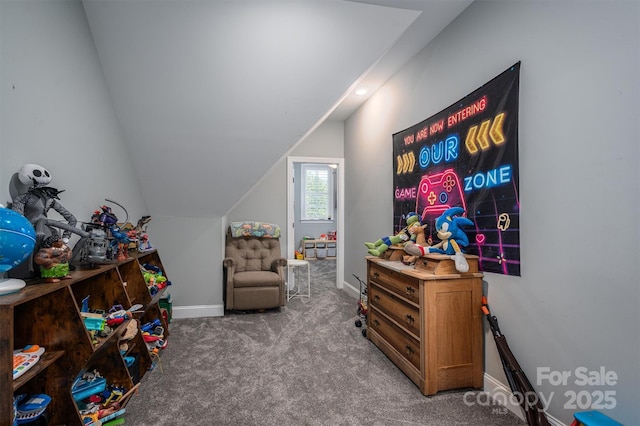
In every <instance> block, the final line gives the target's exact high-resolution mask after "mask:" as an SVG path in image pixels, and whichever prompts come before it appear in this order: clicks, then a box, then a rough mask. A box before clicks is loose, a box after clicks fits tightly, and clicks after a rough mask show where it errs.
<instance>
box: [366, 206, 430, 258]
mask: <svg viewBox="0 0 640 426" xmlns="http://www.w3.org/2000/svg"><path fill="white" fill-rule="evenodd" d="M406 222H407V226H405V227H404V228H402V229H401V230H400V231H399V232H398V233H396V234H395V235H391V236H388V237H382V238H380V239H379V240H377V241H376V242H373V243H364V245H365V246H366V247H367V248H368V249H369V250H368V252H369V254H370V255H372V256H380V255H381V254H382V253H384V252H385V251H387V250H388V249H389V247H390V246H392V245H394V244H400V243H406V242H407V241H415V236H414V235H411V234H410V233H409V228H410V227H411V226H413V225H415V224H419V223H420V217H419V216H418V215H417V214H416V213H414V212H411V213H409V214H407V216H406Z"/></svg>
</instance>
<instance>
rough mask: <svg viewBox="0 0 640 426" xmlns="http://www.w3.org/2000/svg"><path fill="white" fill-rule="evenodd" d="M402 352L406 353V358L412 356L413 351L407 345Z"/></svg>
mask: <svg viewBox="0 0 640 426" xmlns="http://www.w3.org/2000/svg"><path fill="white" fill-rule="evenodd" d="M404 351H405V352H406V354H407V356H411V355H413V349H412V348H411V346H409V345H407V346H405V347H404Z"/></svg>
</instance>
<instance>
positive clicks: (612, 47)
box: [344, 1, 640, 425]
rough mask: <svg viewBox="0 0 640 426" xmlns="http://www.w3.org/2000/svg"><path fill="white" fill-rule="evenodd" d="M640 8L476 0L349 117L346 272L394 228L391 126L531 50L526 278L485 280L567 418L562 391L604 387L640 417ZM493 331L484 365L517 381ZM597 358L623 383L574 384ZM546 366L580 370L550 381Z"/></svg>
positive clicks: (620, 410) (621, 417) (526, 358)
mask: <svg viewBox="0 0 640 426" xmlns="http://www.w3.org/2000/svg"><path fill="white" fill-rule="evenodd" d="M639 12H640V11H639V3H638V2H637V1H613V2H604V1H589V2H581V1H580V2H579V1H563V2H559V1H553V2H543V1H538V2H513V1H476V2H475V3H473V4H472V5H471V6H470V7H469V8H468V9H467V10H466V11H465V12H463V13H462V15H460V16H459V17H458V19H457V20H456V21H454V22H453V23H452V24H451V25H450V26H449V27H447V28H446V29H445V30H444V31H443V32H442V33H441V34H440V35H439V36H438V37H437V38H436V39H435V40H434V41H433V42H432V43H430V44H429V45H428V46H427V47H426V48H425V49H424V50H423V51H422V52H420V53H419V54H418V55H416V56H415V57H414V58H413V59H412V60H411V61H410V63H408V64H407V65H406V66H405V67H404V68H403V69H402V70H401V71H400V72H399V73H397V75H395V76H394V77H393V78H392V79H391V80H390V81H389V82H388V83H387V84H385V86H384V87H383V88H382V89H381V90H380V91H378V92H377V93H376V94H375V95H374V96H373V97H372V98H371V99H370V100H369V101H368V102H367V103H366V104H365V105H364V106H363V107H362V108H360V110H358V111H357V112H356V113H355V114H354V115H353V116H352V117H351V118H350V119H348V120H347V122H346V124H345V163H346V190H345V192H346V199H347V201H346V226H345V228H346V234H347V235H346V249H345V251H346V253H345V257H346V259H345V275H344V276H345V277H347V279H348V277H351V274H352V273H355V274H356V275H359V276H364V275H365V271H366V270H365V267H366V265H365V261H364V260H363V257H364V256H365V255H366V249H365V247H364V245H363V244H362V242H363V241H365V240H367V239H373V238H377V237H379V236H382V235H387V234H388V233H389V232H390V231H391V230H392V229H393V228H392V200H393V188H392V173H393V165H392V145H391V135H392V134H393V133H395V132H397V131H400V130H402V129H405V128H407V127H409V126H411V125H413V124H415V123H417V122H419V121H421V120H423V119H425V118H427V117H429V116H431V115H432V114H434V113H437V112H439V111H440V110H441V109H443V108H445V107H447V106H448V105H450V104H452V103H453V102H455V101H457V100H458V99H460V98H462V97H463V96H465V95H466V94H468V93H470V92H471V91H473V90H475V89H476V88H478V87H479V86H480V85H482V84H484V83H485V82H487V81H488V80H489V79H491V78H492V77H494V76H496V75H497V74H499V73H500V72H502V71H503V70H505V69H507V68H508V67H509V66H511V65H512V64H514V63H515V62H516V61H518V60H521V61H522V69H521V86H520V129H519V136H520V137H519V140H520V195H521V198H520V200H521V216H520V219H521V222H520V225H521V255H522V277H507V276H502V275H498V274H491V273H489V274H486V275H485V281H486V285H487V287H488V295H489V302H490V304H491V307H492V310H493V312H494V313H495V314H496V315H497V316H498V318H499V320H500V324H501V328H502V331H503V332H504V333H505V335H506V336H507V339H508V341H509V343H510V346H511V348H512V350H513V352H514V354H515V355H516V357H517V358H518V360H519V362H520V364H521V365H522V367H523V368H524V370H525V372H526V374H527V376H528V377H529V379H530V380H531V381H532V382H533V384H534V386H535V387H536V389H537V390H538V391H539V392H540V393H541V394H543V395H544V396H545V397H546V398H549V397H552V399H551V402H550V413H551V414H552V415H553V416H554V417H556V418H558V419H560V420H561V421H563V422H564V423H566V424H569V423H570V422H571V416H572V413H573V412H574V411H580V410H578V409H565V408H564V405H565V404H569V403H570V400H569V397H568V396H567V395H565V392H572V391H573V392H580V391H586V392H587V393H588V394H589V395H588V396H593V397H594V398H593V399H594V402H595V399H596V398H595V397H596V394H594V393H593V392H597V391H607V390H608V391H613V392H614V393H615V395H614V400H615V402H614V405H615V408H613V409H612V410H603V411H604V412H605V413H606V414H608V415H610V416H612V417H613V418H615V419H616V420H618V421H620V422H622V423H624V424H628V425H638V424H640V412H639V406H638V395H640V374H639V365H640V348H639V345H640V340H639V339H640V316H639V309H638V308H639V306H640V300H639V284H638V283H639V278H638V277H639V275H640V266H639V265H640V262H639V260H640V258H639V254H638V253H640V251H639V241H640V229H639V226H638V213H639V212H640V209H639V204H638V198H639V194H640V187H639V185H640V178H639V175H638V170H639V167H638V166H639V157H640V156H639V152H638V146H639V137H640V134H639V129H638V118H639V117H640V111H639V97H638V95H640V91H639V76H640V63H639V62H640V60H639V54H640V53H639V52H640V49H639V40H640V32H639V22H640V21H639V16H640V14H639ZM380 194H382V195H380ZM385 194H386V195H385ZM363 218H366V220H363ZM353 284H357V283H352V285H353ZM485 340H486V341H485V346H486V350H485V353H486V373H487V374H488V375H490V376H492V377H493V378H498V379H501V380H502V382H503V383H506V382H505V381H504V378H503V377H504V375H503V373H502V367H501V365H500V363H499V358H498V356H497V354H496V351H495V344H494V342H493V338H492V337H491V335H489V334H486V335H485ZM601 366H604V368H605V369H606V370H607V371H613V372H615V373H616V374H617V376H618V381H617V384H616V385H614V386H578V385H577V384H576V383H575V381H576V379H577V378H576V374H575V373H576V372H575V369H576V368H578V367H586V368H587V369H588V370H589V371H593V370H599V369H600V367H601ZM538 368H549V369H550V370H551V371H569V372H571V373H572V376H571V377H570V378H569V379H568V380H567V385H566V386H562V385H558V386H552V385H550V383H549V381H548V380H543V381H542V383H541V384H540V385H538V384H537V369H538ZM585 398H586V396H585ZM578 408H580V407H578Z"/></svg>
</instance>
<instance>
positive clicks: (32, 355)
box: [13, 345, 45, 380]
mask: <svg viewBox="0 0 640 426" xmlns="http://www.w3.org/2000/svg"><path fill="white" fill-rule="evenodd" d="M44 351H45V349H44V348H43V347H42V346H38V345H27V346H25V347H24V348H22V349H17V350H15V351H13V380H15V379H17V378H18V377H20V376H22V375H23V374H24V373H26V372H27V371H29V369H30V368H31V367H33V366H34V365H36V363H37V362H38V361H39V360H40V357H41V356H42V354H43V353H44Z"/></svg>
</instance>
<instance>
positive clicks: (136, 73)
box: [83, 0, 472, 217]
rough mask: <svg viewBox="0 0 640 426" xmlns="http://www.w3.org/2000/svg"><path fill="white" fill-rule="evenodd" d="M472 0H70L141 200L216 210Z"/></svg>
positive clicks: (348, 108) (349, 106)
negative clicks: (86, 30)
mask: <svg viewBox="0 0 640 426" xmlns="http://www.w3.org/2000/svg"><path fill="white" fill-rule="evenodd" d="M471 2H472V0H447V1H445V0H369V1H366V0H362V1H348V0H84V1H83V4H84V8H85V12H86V15H87V20H88V23H89V27H90V29H91V33H92V35H93V38H94V42H95V46H96V49H97V52H98V56H99V59H100V62H101V64H102V68H103V72H104V76H105V79H106V82H107V85H108V87H109V92H110V94H111V96H112V101H113V103H114V106H115V109H116V112H117V114H118V119H119V122H120V125H121V127H122V131H123V137H124V139H125V140H126V142H127V143H128V145H129V147H130V152H131V156H132V159H133V162H134V166H135V168H136V170H137V171H138V174H139V179H140V184H141V186H142V191H143V193H144V194H145V201H146V203H147V206H148V207H149V210H150V213H151V214H152V215H154V216H175V217H184V216H189V217H221V216H223V215H225V214H226V213H227V212H228V211H229V209H231V208H232V207H233V206H234V205H235V204H236V203H237V202H238V201H239V200H240V199H241V198H242V196H243V195H244V194H245V193H246V192H247V191H248V190H250V189H251V187H252V186H253V185H254V184H255V183H256V182H257V181H258V180H259V179H260V178H261V177H262V176H263V175H264V174H265V172H267V171H268V170H269V168H270V167H271V166H272V165H273V164H274V163H275V162H276V161H277V160H278V159H280V158H281V157H282V156H283V155H284V154H285V153H286V152H287V151H288V150H289V149H290V148H291V147H292V146H294V145H295V144H296V143H298V142H299V141H300V140H301V139H302V138H303V137H304V136H305V135H306V134H307V133H308V132H309V131H311V130H312V129H314V128H315V127H316V126H317V125H318V124H320V123H321V122H322V121H323V120H325V119H337V120H343V119H346V118H347V117H348V116H349V115H350V114H351V113H352V112H353V111H354V110H355V109H356V108H357V107H358V106H359V105H360V104H361V103H362V102H364V101H365V100H366V98H367V96H362V97H358V96H356V95H354V94H353V93H352V91H353V90H354V89H356V88H357V87H358V86H359V85H363V86H367V87H368V88H369V89H370V92H369V94H368V95H370V94H371V93H372V92H373V91H375V89H377V88H378V87H380V86H381V85H382V84H383V83H384V82H385V81H386V80H387V79H388V78H390V77H391V76H392V75H393V74H394V73H395V72H396V71H397V70H398V69H399V68H400V67H401V66H402V65H404V64H405V63H406V62H407V61H408V60H409V59H410V58H411V57H412V56H413V55H415V54H416V53H417V52H418V51H419V50H421V49H422V48H423V47H424V46H425V45H426V44H427V43H429V41H431V40H432V39H433V38H434V37H435V36H436V35H437V34H438V33H439V32H440V31H442V29H444V28H445V27H446V26H447V25H448V24H449V23H450V22H451V21H452V20H453V19H454V18H455V17H456V16H457V15H458V14H459V13H461V12H462V11H463V10H464V9H465V8H466V7H467V6H468V5H469V4H470V3H471ZM283 185H284V183H283ZM169 198H170V199H171V203H167V202H166V200H167V199H169Z"/></svg>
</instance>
